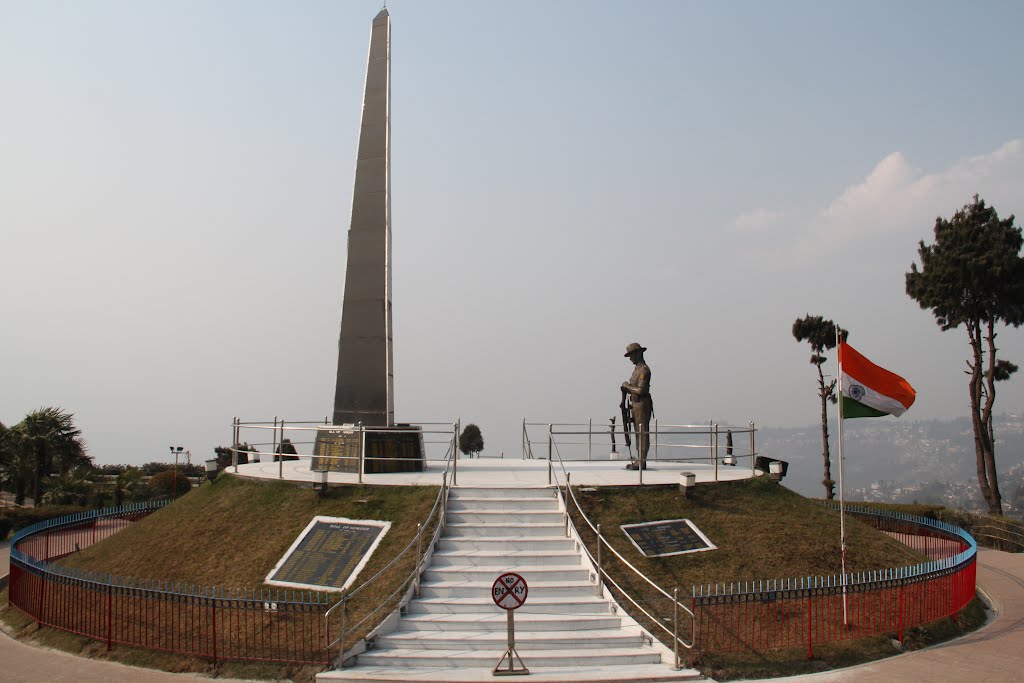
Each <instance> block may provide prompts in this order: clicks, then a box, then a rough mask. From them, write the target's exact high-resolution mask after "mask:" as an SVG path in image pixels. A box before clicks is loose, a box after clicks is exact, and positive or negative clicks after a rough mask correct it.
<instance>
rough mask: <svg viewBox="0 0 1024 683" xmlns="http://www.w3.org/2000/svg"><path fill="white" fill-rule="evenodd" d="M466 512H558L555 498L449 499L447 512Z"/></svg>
mask: <svg viewBox="0 0 1024 683" xmlns="http://www.w3.org/2000/svg"><path fill="white" fill-rule="evenodd" d="M466 510H472V511H477V510H492V511H499V512H519V511H527V510H534V511H540V512H551V511H555V512H557V511H558V499H557V498H497V497H492V498H449V499H448V512H449V513H452V512H463V511H466Z"/></svg>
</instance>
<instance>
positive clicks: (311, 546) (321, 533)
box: [266, 517, 391, 591]
mask: <svg viewBox="0 0 1024 683" xmlns="http://www.w3.org/2000/svg"><path fill="white" fill-rule="evenodd" d="M390 528H391V522H382V521H379V520H375V519H348V518H346V517H314V518H313V520H312V521H311V522H310V523H309V524H308V525H306V528H305V529H304V530H303V531H302V533H301V534H299V537H298V538H297V539H295V542H294V543H292V546H291V547H290V548H288V551H287V552H286V553H285V554H284V557H282V558H281V559H280V561H279V562H278V563H277V565H276V566H275V567H274V568H273V569H271V570H270V573H269V574H267V578H266V581H267V583H269V584H272V585H275V586H288V587H290V588H307V589H310V590H328V591H342V590H344V589H345V588H348V587H349V586H350V585H351V584H352V582H353V581H355V579H356V576H358V575H359V572H360V571H361V570H362V568H363V567H364V566H366V563H367V561H368V560H369V559H370V556H371V555H373V551H374V550H376V549H377V546H378V545H379V544H380V541H381V539H382V538H383V537H384V534H386V533H387V531H388V529H390Z"/></svg>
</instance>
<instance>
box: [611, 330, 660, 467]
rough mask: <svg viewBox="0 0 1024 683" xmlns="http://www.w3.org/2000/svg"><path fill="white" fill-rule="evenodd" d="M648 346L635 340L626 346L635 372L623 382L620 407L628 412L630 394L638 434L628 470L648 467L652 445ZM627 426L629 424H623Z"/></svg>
mask: <svg viewBox="0 0 1024 683" xmlns="http://www.w3.org/2000/svg"><path fill="white" fill-rule="evenodd" d="M646 350H647V348H646V347H643V346H640V345H639V344H637V343H636V342H633V343H632V344H630V345H629V346H627V347H626V353H625V356H626V358H628V359H629V360H630V361H631V362H632V363H633V365H634V366H635V367H634V368H633V374H632V375H630V377H629V380H628V381H626V382H623V383H622V402H621V403H620V404H619V407H620V408H622V410H623V413H624V414H626V412H627V406H626V397H627V395H628V397H629V402H630V407H631V408H632V411H631V412H632V417H633V425H632V426H633V432H634V434H636V453H637V457H636V458H635V459H634V460H632V461H630V463H629V464H628V465H626V469H627V470H639V469H644V470H645V469H647V451H648V449H649V448H650V446H651V437H650V432H651V416H652V415H654V400H653V399H652V398H651V368H650V367H649V366H648V365H647V363H646V362H645V361H644V351H646ZM622 426H623V427H624V428H627V425H625V424H624V425H622Z"/></svg>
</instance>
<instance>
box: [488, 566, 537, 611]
mask: <svg viewBox="0 0 1024 683" xmlns="http://www.w3.org/2000/svg"><path fill="white" fill-rule="evenodd" d="M529 592H530V589H529V588H528V587H527V585H526V579H524V578H523V577H522V576H520V575H519V574H516V573H515V572H505V573H504V574H502V575H501V576H499V577H498V578H497V579H495V581H494V585H493V586H491V599H493V600H494V604H495V605H497V606H498V607H500V608H502V609H508V610H513V609H519V608H520V607H522V606H523V604H524V603H525V602H526V596H527V594H528V593H529Z"/></svg>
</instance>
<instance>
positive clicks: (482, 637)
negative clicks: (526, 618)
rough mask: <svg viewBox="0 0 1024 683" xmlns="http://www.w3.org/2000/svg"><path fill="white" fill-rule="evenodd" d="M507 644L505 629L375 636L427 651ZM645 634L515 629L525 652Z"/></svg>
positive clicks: (621, 644)
mask: <svg viewBox="0 0 1024 683" xmlns="http://www.w3.org/2000/svg"><path fill="white" fill-rule="evenodd" d="M507 645H508V632H507V630H506V629H504V628H502V629H494V630H492V631H485V630H475V631H447V632H446V631H394V632H392V633H389V634H387V635H383V636H380V637H378V638H377V639H376V644H375V649H378V650H388V649H393V648H408V649H416V648H418V649H424V650H464V651H465V650H472V651H484V652H494V651H499V652H500V651H501V650H502V649H503V648H504V647H506V646H507ZM642 646H643V637H642V636H641V635H640V633H639V632H637V633H628V632H626V631H624V630H621V629H618V630H612V629H605V630H600V631H587V630H582V631H520V629H519V628H518V624H517V628H516V649H517V650H518V651H519V652H520V653H522V652H524V651H533V650H538V651H540V650H567V649H570V648H581V649H588V650H594V649H605V650H611V649H618V648H639V647H642Z"/></svg>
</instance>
